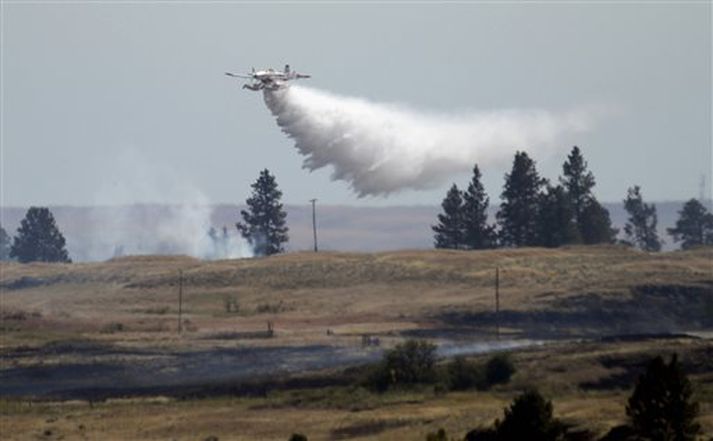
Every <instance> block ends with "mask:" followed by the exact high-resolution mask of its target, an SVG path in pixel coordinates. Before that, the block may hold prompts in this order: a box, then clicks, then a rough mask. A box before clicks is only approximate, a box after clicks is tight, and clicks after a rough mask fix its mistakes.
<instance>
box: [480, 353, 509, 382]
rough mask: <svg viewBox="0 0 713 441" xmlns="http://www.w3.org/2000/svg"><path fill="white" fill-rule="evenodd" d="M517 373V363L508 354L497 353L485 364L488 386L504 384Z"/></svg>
mask: <svg viewBox="0 0 713 441" xmlns="http://www.w3.org/2000/svg"><path fill="white" fill-rule="evenodd" d="M514 373H515V365H514V364H513V363H512V361H511V360H510V357H508V356H507V355H506V354H500V355H496V356H494V357H493V358H491V359H490V360H489V361H488V363H487V364H486V365H485V383H486V385H487V386H493V385H496V384H504V383H507V382H508V381H510V377H512V375H513V374H514Z"/></svg>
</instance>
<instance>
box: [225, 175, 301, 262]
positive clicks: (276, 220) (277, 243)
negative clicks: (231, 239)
mask: <svg viewBox="0 0 713 441" xmlns="http://www.w3.org/2000/svg"><path fill="white" fill-rule="evenodd" d="M251 187H252V189H253V193H252V196H251V197H249V198H248V199H247V200H246V201H245V203H246V204H247V206H248V209H247V210H241V211H240V214H241V215H242V217H243V222H238V223H237V224H236V227H237V228H238V231H240V234H242V236H243V237H244V238H245V239H246V240H247V241H248V243H250V245H251V246H252V247H253V251H254V252H255V254H256V255H258V256H269V255H271V254H276V253H281V252H283V251H284V246H283V244H284V243H286V242H287V241H288V239H289V236H288V234H287V232H288V231H289V229H288V228H287V221H286V219H287V213H286V212H285V210H284V209H283V207H282V203H281V202H280V198H282V192H281V191H280V190H279V189H278V188H277V182H276V181H275V177H274V176H273V175H271V174H270V171H269V170H268V169H265V170H263V171H261V172H260V176H259V177H258V179H257V181H255V183H253V184H252V185H251Z"/></svg>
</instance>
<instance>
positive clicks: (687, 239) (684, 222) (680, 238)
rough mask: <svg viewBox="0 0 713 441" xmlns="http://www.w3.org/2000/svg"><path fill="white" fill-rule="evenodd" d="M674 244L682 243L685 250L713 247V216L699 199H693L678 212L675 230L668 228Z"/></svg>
mask: <svg viewBox="0 0 713 441" xmlns="http://www.w3.org/2000/svg"><path fill="white" fill-rule="evenodd" d="M668 234H670V235H671V236H673V240H674V242H681V248H682V249H684V250H687V249H690V248H693V247H697V246H701V245H713V214H711V213H709V212H708V210H707V209H706V207H704V206H703V204H701V203H700V202H699V201H698V200H697V199H691V200H689V201H688V202H686V204H685V205H684V206H683V209H681V211H679V212H678V220H677V221H676V226H675V227H674V228H668Z"/></svg>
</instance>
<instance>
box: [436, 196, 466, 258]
mask: <svg viewBox="0 0 713 441" xmlns="http://www.w3.org/2000/svg"><path fill="white" fill-rule="evenodd" d="M441 208H443V213H441V214H439V215H438V225H433V226H432V227H431V229H432V230H433V232H434V233H436V234H435V236H434V240H435V246H436V248H450V249H462V248H464V247H465V230H464V227H463V197H462V194H461V191H460V190H458V186H457V185H456V184H453V186H452V187H451V189H450V190H448V194H447V195H446V198H445V199H443V202H442V203H441Z"/></svg>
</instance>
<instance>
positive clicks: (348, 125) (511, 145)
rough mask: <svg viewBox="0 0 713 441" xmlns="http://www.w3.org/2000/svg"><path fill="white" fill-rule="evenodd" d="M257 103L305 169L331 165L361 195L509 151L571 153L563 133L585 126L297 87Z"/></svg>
mask: <svg viewBox="0 0 713 441" xmlns="http://www.w3.org/2000/svg"><path fill="white" fill-rule="evenodd" d="M264 99H265V103H266V104H267V106H268V108H269V109H270V111H271V112H272V113H273V115H274V116H275V117H276V118H277V124H278V125H279V126H280V127H281V128H282V131H283V132H285V133H286V134H287V135H288V136H289V137H291V138H293V139H294V141H295V147H296V148H297V149H298V150H299V152H300V153H301V154H302V155H304V156H305V160H304V164H303V166H304V168H307V169H309V170H310V171H313V170H316V169H319V168H322V167H326V166H332V168H333V172H332V179H333V180H343V181H347V182H348V183H349V184H350V186H351V187H352V189H353V190H354V191H355V192H356V193H357V194H358V195H359V196H360V197H363V196H367V195H388V194H389V193H392V192H396V191H399V190H403V189H416V190H419V189H426V188H431V187H434V186H436V185H438V184H441V183H442V182H444V181H445V180H447V179H449V178H450V177H452V175H453V174H455V173H461V172H467V171H469V170H471V169H472V167H473V164H475V163H477V164H478V165H479V166H481V168H482V167H484V166H487V165H492V164H496V163H503V162H504V161H507V160H510V159H511V158H512V155H513V153H514V151H515V150H516V149H519V150H526V151H528V152H531V153H533V154H534V155H535V156H537V155H539V154H549V153H551V152H552V151H553V150H558V149H559V148H565V147H571V146H568V145H566V144H563V143H562V139H561V138H562V137H563V136H564V135H568V134H572V133H576V132H581V131H584V130H587V129H589V127H590V126H591V124H592V114H591V112H588V111H583V110H577V111H571V112H564V113H552V112H548V111H544V110H505V111H494V112H473V113H469V114H463V115H437V114H427V113H419V112H415V111H413V110H410V109H408V108H405V107H403V106H398V105H391V104H380V103H372V102H369V101H367V100H364V99H359V98H351V97H344V96H339V95H334V94H331V93H328V92H323V91H318V90H315V89H310V88H306V87H302V86H290V87H288V88H284V89H279V90H277V91H268V90H265V92H264Z"/></svg>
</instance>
